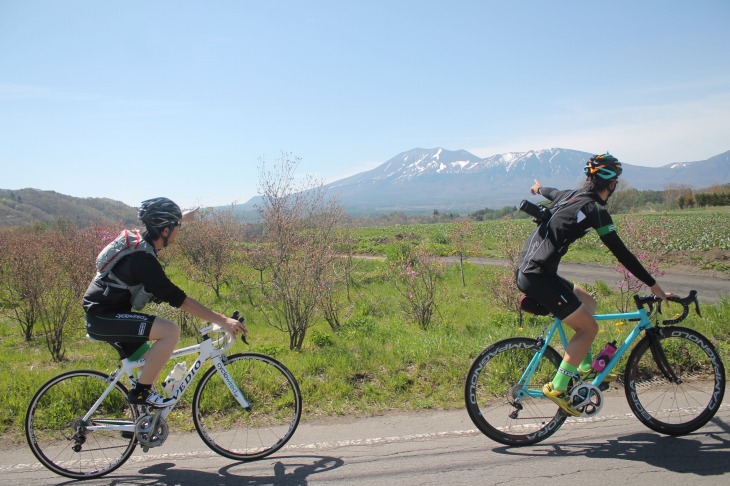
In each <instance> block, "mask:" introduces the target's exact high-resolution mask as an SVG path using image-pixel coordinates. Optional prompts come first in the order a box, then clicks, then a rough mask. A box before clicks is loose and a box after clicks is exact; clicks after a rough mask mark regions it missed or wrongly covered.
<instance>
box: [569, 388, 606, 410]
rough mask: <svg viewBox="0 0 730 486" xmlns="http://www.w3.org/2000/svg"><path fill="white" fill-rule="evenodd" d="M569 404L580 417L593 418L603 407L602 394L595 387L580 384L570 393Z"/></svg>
mask: <svg viewBox="0 0 730 486" xmlns="http://www.w3.org/2000/svg"><path fill="white" fill-rule="evenodd" d="M570 403H571V405H573V407H574V408H575V409H576V410H578V411H579V412H580V416H581V417H593V416H594V415H596V414H597V413H598V412H600V411H601V407H603V394H602V393H601V390H600V389H599V388H598V387H597V386H594V385H591V384H590V383H581V384H579V385H576V386H575V387H573V389H572V390H571V391H570Z"/></svg>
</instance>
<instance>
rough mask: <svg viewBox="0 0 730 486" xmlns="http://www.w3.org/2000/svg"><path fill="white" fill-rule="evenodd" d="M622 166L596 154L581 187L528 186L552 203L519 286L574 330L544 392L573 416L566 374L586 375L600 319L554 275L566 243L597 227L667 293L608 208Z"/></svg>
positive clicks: (592, 304) (623, 258) (632, 267)
mask: <svg viewBox="0 0 730 486" xmlns="http://www.w3.org/2000/svg"><path fill="white" fill-rule="evenodd" d="M621 172H622V168H621V163H620V162H619V161H618V160H617V159H616V158H615V157H613V156H612V155H610V154H604V155H596V156H595V157H591V159H590V160H589V161H588V162H586V165H585V167H584V173H585V174H586V184H585V187H584V189H583V190H573V191H559V190H557V189H554V188H549V187H542V185H541V184H540V182H538V181H537V180H535V184H534V185H533V186H532V187H531V188H530V193H531V194H533V195H537V194H540V195H542V196H543V197H545V198H547V199H549V200H550V201H552V204H551V205H550V210H549V213H548V214H547V217H546V218H545V220H544V221H542V222H541V223H539V224H538V226H537V227H536V228H535V229H534V230H533V232H532V234H530V237H529V238H528V240H527V242H526V243H525V246H524V247H523V249H522V252H521V254H520V258H519V262H518V263H519V265H518V270H517V275H516V278H517V287H518V288H519V289H520V290H521V291H522V292H524V293H525V295H527V296H528V297H531V298H532V299H534V300H536V301H537V302H539V303H540V304H541V305H542V306H543V307H545V308H546V309H547V310H549V311H550V312H551V313H552V314H553V315H554V316H555V317H558V318H560V319H562V320H563V322H565V323H566V324H568V325H569V326H570V327H571V328H572V329H573V330H574V331H575V335H574V336H573V337H572V338H571V340H570V342H569V343H568V346H567V348H566V350H565V356H564V359H563V362H562V363H561V365H560V368H559V370H558V373H557V374H556V376H555V379H554V380H553V381H552V383H547V384H546V385H545V386H544V388H543V393H544V394H545V396H546V397H548V398H550V399H551V400H552V401H554V402H555V403H557V404H558V406H560V408H561V409H563V410H564V411H565V412H567V413H568V414H571V415H574V416H578V415H580V412H578V411H577V410H576V409H575V408H573V407H572V406H571V405H570V403H569V400H568V396H567V393H566V390H567V387H568V383H569V381H570V378H572V377H575V375H576V373H578V374H580V376H581V378H583V379H584V380H585V379H588V378H590V373H591V370H590V363H591V354H590V348H591V344H592V343H593V340H594V339H595V337H596V334H597V333H598V323H597V322H596V320H595V319H594V318H593V314H594V313H595V312H596V301H595V299H593V297H592V296H591V295H590V294H589V293H588V292H587V291H586V290H584V289H582V288H581V287H579V286H577V285H574V284H573V283H571V282H569V281H568V280H566V279H564V278H563V277H561V276H560V275H558V265H559V264H560V259H561V258H562V257H563V255H565V253H566V252H567V251H568V247H569V246H570V244H571V243H573V242H574V241H575V240H577V239H578V238H581V237H583V236H584V235H585V234H587V233H588V232H589V231H590V230H591V229H595V230H596V232H597V233H598V236H599V237H600V239H601V241H602V242H603V243H604V244H605V245H606V246H607V247H608V249H609V250H611V252H612V253H613V254H614V256H616V258H617V259H618V261H619V262H621V264H623V265H624V266H625V267H626V269H627V270H628V271H629V272H631V273H632V274H633V275H634V276H635V277H636V278H638V279H639V280H641V281H642V282H644V284H646V285H647V286H648V287H650V288H651V291H652V293H653V294H654V295H656V296H658V297H661V298H663V299H666V297H667V295H671V294H665V293H664V291H663V290H662V288H661V287H660V286H659V284H658V283H657V282H656V280H654V278H653V277H652V276H651V275H650V274H649V272H647V271H646V269H645V268H644V267H643V266H642V265H641V263H640V262H639V260H638V259H637V258H636V257H635V256H634V255H633V253H631V251H629V249H628V248H626V245H624V243H623V241H621V238H619V236H618V234H617V233H616V228H615V226H614V224H613V220H612V219H611V215H610V214H609V213H608V211H607V210H606V202H607V201H608V198H609V197H611V195H612V194H613V192H614V191H615V190H616V185H617V184H618V176H619V175H621ZM594 376H595V375H594ZM607 378H608V379H609V380H611V379H615V378H616V375H615V374H614V375H610V374H609V376H608V377H607Z"/></svg>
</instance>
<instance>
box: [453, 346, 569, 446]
mask: <svg viewBox="0 0 730 486" xmlns="http://www.w3.org/2000/svg"><path fill="white" fill-rule="evenodd" d="M539 351H540V346H539V343H538V342H537V341H536V340H535V339H529V338H510V339H505V340H503V341H499V342H497V343H494V344H492V345H491V346H489V347H487V348H486V349H485V350H484V351H482V353H481V354H480V355H479V356H478V357H477V359H476V360H474V364H472V366H471V369H470V370H469V373H468V374H467V376H466V387H465V390H464V400H465V402H466V409H467V411H468V412H469V417H471V420H472V422H474V425H476V426H477V428H479V430H480V431H481V432H482V433H483V434H485V435H486V436H487V437H489V438H490V439H492V440H495V441H497V442H499V443H501V444H506V445H511V446H521V445H529V444H535V443H537V442H540V441H542V440H544V439H547V438H548V437H550V436H551V435H552V434H553V433H555V431H557V430H558V428H560V426H561V425H562V424H563V422H565V419H566V418H567V417H566V415H565V414H563V413H561V411H560V408H558V407H557V406H556V405H555V404H554V403H553V402H551V401H550V400H547V399H546V398H544V397H543V396H542V391H541V390H542V386H543V385H544V384H545V383H547V382H549V381H551V380H552V379H553V377H554V376H555V373H556V372H557V371H558V368H559V367H560V362H561V361H562V359H561V357H560V355H559V354H558V353H557V351H555V350H554V349H553V348H551V347H549V346H548V347H547V349H546V350H545V354H543V356H542V358H541V359H540V362H539V363H538V365H537V368H536V369H535V372H534V374H533V375H532V377H531V379H530V381H529V382H528V383H526V384H524V386H520V385H518V382H519V380H520V377H521V376H522V374H523V373H524V372H525V370H526V369H527V365H528V364H529V363H530V361H531V360H532V358H533V356H535V355H536V354H537V353H538V352H539ZM527 390H540V396H539V397H533V396H530V395H528V394H526V391H527Z"/></svg>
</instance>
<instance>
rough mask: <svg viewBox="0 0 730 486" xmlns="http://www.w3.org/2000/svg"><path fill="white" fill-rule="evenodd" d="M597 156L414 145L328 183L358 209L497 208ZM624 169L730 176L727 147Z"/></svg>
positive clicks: (571, 183)
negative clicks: (692, 158) (479, 152)
mask: <svg viewBox="0 0 730 486" xmlns="http://www.w3.org/2000/svg"><path fill="white" fill-rule="evenodd" d="M592 155H593V154H589V153H587V152H580V151H577V150H569V149H562V148H552V149H546V150H536V151H529V152H519V153H518V152H512V153H506V154H500V155H493V156H491V157H487V158H481V157H477V156H476V155H474V154H471V153H469V152H467V151H465V150H456V151H450V150H445V149H442V148H435V149H421V148H416V149H413V150H409V151H407V152H403V153H400V154H398V155H396V156H395V157H393V158H392V159H390V160H388V161H386V162H385V163H383V164H381V165H380V166H378V167H376V168H374V169H372V170H369V171H366V172H361V173H360V174H356V175H354V176H351V177H347V178H345V179H341V180H338V181H335V182H332V183H330V184H327V185H326V186H325V187H326V188H327V190H328V192H329V194H331V195H334V196H337V197H338V198H339V199H340V201H341V202H342V204H343V205H344V206H345V209H346V210H347V212H349V213H350V214H353V215H362V214H377V213H390V212H394V211H403V212H410V213H427V212H431V211H433V210H434V209H438V210H439V211H442V210H446V211H454V212H471V211H475V210H478V209H484V208H486V207H488V208H491V209H499V208H502V207H504V206H513V205H517V204H519V202H520V201H521V200H522V199H524V198H525V197H526V196H527V195H528V190H529V188H530V186H531V185H532V184H533V182H534V180H535V179H538V180H539V181H540V182H541V183H542V184H543V185H545V186H552V187H558V188H566V189H567V188H573V187H578V186H580V184H582V182H583V180H584V177H583V176H582V169H583V164H584V163H585V162H586V160H588V159H589V158H590V157H591V156H592ZM623 168H624V171H623V174H622V176H621V180H622V182H623V183H624V184H627V185H628V186H630V187H633V188H635V189H639V190H647V189H652V190H662V189H665V188H666V187H667V186H669V185H672V184H675V185H676V184H682V185H687V186H690V187H693V188H697V189H699V188H705V187H709V186H712V185H715V184H725V183H728V182H730V151H727V152H725V153H722V154H720V155H716V156H714V157H712V158H709V159H707V160H702V161H697V162H676V163H671V164H667V165H664V166H662V167H643V166H639V165H631V164H627V163H623ZM624 187H626V186H624ZM260 201H261V199H260V198H259V197H255V198H252V199H251V200H249V201H248V202H246V203H245V204H243V205H240V206H239V208H240V209H241V210H243V211H244V212H245V213H248V212H249V211H253V210H254V207H255V205H256V204H258V203H260Z"/></svg>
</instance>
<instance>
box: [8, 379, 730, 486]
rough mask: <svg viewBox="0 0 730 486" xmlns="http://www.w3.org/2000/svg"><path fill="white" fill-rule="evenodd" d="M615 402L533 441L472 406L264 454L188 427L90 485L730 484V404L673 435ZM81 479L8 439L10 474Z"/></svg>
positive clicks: (331, 424)
mask: <svg viewBox="0 0 730 486" xmlns="http://www.w3.org/2000/svg"><path fill="white" fill-rule="evenodd" d="M726 396H727V393H726ZM604 403H605V406H604V408H603V410H602V411H601V414H600V416H599V417H597V418H595V419H593V420H586V419H583V420H580V419H570V420H568V421H567V422H566V423H565V425H564V426H563V428H562V429H560V430H559V431H558V432H557V433H556V434H555V435H554V436H553V437H551V438H549V439H548V440H547V441H545V442H543V443H542V444H538V445H535V446H529V447H523V448H507V447H503V446H500V445H499V444H496V443H494V442H492V441H490V440H489V439H487V438H486V437H485V436H483V435H482V434H481V433H479V432H478V431H477V430H476V429H475V427H474V425H473V424H472V423H471V422H470V420H469V418H468V416H467V414H466V412H465V411H464V410H457V411H450V412H423V413H408V414H393V415H385V416H380V417H370V418H362V419H357V418H352V417H347V418H341V419H334V420H329V421H327V422H326V423H304V424H302V425H301V426H300V428H299V430H297V432H296V434H295V435H294V437H293V438H292V440H291V443H290V444H289V445H287V446H286V447H285V448H284V449H282V450H281V451H279V452H278V453H276V454H275V455H273V456H271V457H269V458H266V459H264V460H261V461H258V462H253V463H236V462H231V461H230V460H228V459H225V458H222V457H219V456H217V455H215V454H214V453H212V452H210V451H208V450H207V449H206V447H205V445H204V444H203V443H202V441H201V440H200V439H199V438H198V436H197V435H195V434H190V435H185V436H177V437H171V438H169V439H168V440H167V442H166V443H165V444H164V445H162V446H161V447H159V448H156V449H151V450H150V452H149V453H147V454H144V453H142V452H141V451H139V450H137V452H135V455H134V456H133V457H132V458H131V459H130V460H129V461H128V462H127V463H126V464H124V465H123V466H122V467H121V468H120V469H118V470H117V471H115V472H114V473H112V474H110V475H109V476H107V477H105V478H103V479H101V480H90V481H85V482H84V485H85V486H86V485H94V486H98V485H109V484H111V485H170V486H172V485H180V486H187V485H194V486H205V485H237V486H238V485H312V486H317V485H343V484H347V485H350V484H354V485H393V484H395V485H398V486H409V485H443V484H448V485H461V484H464V485H475V484H479V485H497V484H502V483H509V484H520V483H535V484H558V483H569V484H603V483H609V484H642V485H647V486H651V485H661V486H666V485H668V484H679V483H680V481H681V484H687V483H690V484H692V485H693V486H701V485H713V486H714V485H717V484H730V461H729V460H728V457H730V407H729V406H728V405H727V404H726V405H723V407H722V408H721V409H720V411H719V413H718V415H717V416H716V417H715V418H714V419H713V420H712V421H711V422H710V423H709V424H708V425H706V426H705V427H704V428H702V429H700V430H699V431H698V432H695V433H694V434H691V435H689V436H685V437H667V436H661V435H659V434H656V433H654V432H652V431H650V430H649V429H647V428H645V427H644V426H643V425H642V424H641V423H640V422H639V421H638V420H636V419H635V418H634V416H633V415H631V413H630V411H629V409H628V406H627V405H626V400H625V398H624V397H623V391H621V390H611V391H609V392H608V394H607V396H606V400H605V402H604ZM3 447H6V446H3ZM723 478H724V479H723ZM69 483H73V481H66V480H64V478H60V477H58V476H55V475H53V474H52V473H51V472H49V471H47V470H45V469H44V468H43V467H42V466H40V465H38V464H37V463H36V462H35V461H34V459H33V456H32V455H31V453H30V452H29V451H28V450H27V448H26V447H25V446H18V447H14V448H10V449H7V448H6V449H5V450H0V485H8V486H10V485H13V486H15V485H19V484H22V485H24V486H36V485H54V484H69Z"/></svg>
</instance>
